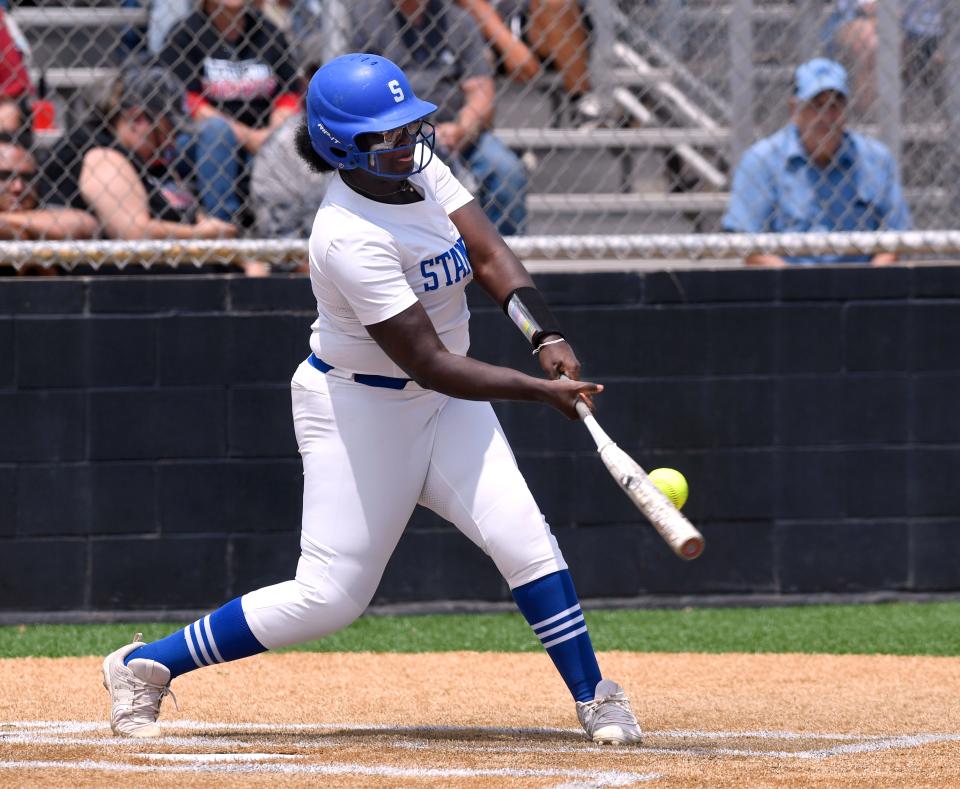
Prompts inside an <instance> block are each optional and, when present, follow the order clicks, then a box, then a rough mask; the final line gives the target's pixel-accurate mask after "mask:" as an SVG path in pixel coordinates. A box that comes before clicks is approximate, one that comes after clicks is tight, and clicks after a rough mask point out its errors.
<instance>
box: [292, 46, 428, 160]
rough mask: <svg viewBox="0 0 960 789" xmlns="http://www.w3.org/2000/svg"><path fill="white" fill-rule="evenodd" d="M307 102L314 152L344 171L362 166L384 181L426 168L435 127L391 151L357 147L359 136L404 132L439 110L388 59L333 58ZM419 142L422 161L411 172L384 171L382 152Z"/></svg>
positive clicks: (314, 80)
mask: <svg viewBox="0 0 960 789" xmlns="http://www.w3.org/2000/svg"><path fill="white" fill-rule="evenodd" d="M306 104H307V129H308V131H309V132H310V142H311V144H312V145H313V149H314V150H315V151H316V152H317V153H318V154H320V156H322V157H323V158H324V159H326V160H327V162H329V163H330V164H331V165H332V166H334V167H336V168H338V169H340V170H353V169H356V168H358V167H359V168H360V169H362V170H366V171H368V172H370V173H373V174H374V175H379V176H382V177H386V178H406V177H407V176H408V175H412V174H413V173H418V172H420V171H421V170H423V168H424V167H426V166H427V164H428V163H429V161H430V159H431V158H432V157H433V146H434V134H433V127H432V126H430V133H429V134H426V135H425V134H424V133H423V131H422V130H421V131H418V132H417V134H416V136H415V138H414V142H413V144H412V145H409V146H402V147H400V148H391V149H390V150H389V151H384V150H374V151H361V150H360V149H359V147H358V146H357V137H358V136H359V135H361V134H370V133H383V132H388V131H391V130H395V129H400V128H401V127H404V126H407V125H408V124H411V123H413V122H414V121H418V120H422V119H423V118H425V117H426V116H427V115H429V114H430V113H432V112H435V111H436V109H437V107H436V105H435V104H431V103H430V102H429V101H423V100H422V99H418V98H417V97H416V95H415V94H414V92H413V88H411V87H410V83H409V81H408V80H407V77H406V75H405V74H404V73H403V71H402V70H401V69H400V67H399V66H397V65H396V64H395V63H393V62H392V61H390V60H388V59H387V58H385V57H381V56H380V55H370V54H364V53H354V54H350V55H341V56H340V57H338V58H335V59H333V60H331V61H330V62H329V63H326V64H325V65H323V66H321V67H320V68H319V69H317V72H316V73H315V74H314V75H313V78H312V79H311V80H310V87H309V88H308V89H307V102H306ZM425 125H426V126H429V124H425ZM418 143H419V144H421V145H422V146H423V147H422V148H421V152H420V160H421V161H420V163H419V164H416V163H415V164H414V167H413V169H412V171H411V172H407V173H402V174H399V175H398V174H393V173H389V172H383V171H382V170H381V169H380V166H379V156H380V154H382V153H388V152H389V153H393V152H395V151H398V150H402V149H403V148H413V147H414V146H416V145H417V144H418ZM427 154H429V156H428V155H427Z"/></svg>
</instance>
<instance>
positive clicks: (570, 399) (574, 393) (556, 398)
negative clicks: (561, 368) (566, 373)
mask: <svg viewBox="0 0 960 789" xmlns="http://www.w3.org/2000/svg"><path fill="white" fill-rule="evenodd" d="M544 387H545V393H546V395H545V402H546V403H547V404H548V405H552V406H553V407H554V408H556V409H557V410H558V411H559V412H560V413H561V414H563V415H564V416H566V417H567V418H568V419H579V418H580V416H579V415H578V414H577V402H578V401H582V402H584V403H586V404H587V407H588V408H589V409H590V412H591V413H592V412H593V409H594V406H593V395H595V394H600V392H602V391H603V384H594V383H591V382H590V381H574V380H572V379H570V378H558V379H556V380H553V381H544Z"/></svg>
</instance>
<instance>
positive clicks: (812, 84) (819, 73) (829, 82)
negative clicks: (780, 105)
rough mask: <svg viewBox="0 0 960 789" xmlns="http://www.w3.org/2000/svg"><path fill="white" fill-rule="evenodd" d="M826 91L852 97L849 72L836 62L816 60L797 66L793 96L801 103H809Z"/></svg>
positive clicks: (822, 59)
mask: <svg viewBox="0 0 960 789" xmlns="http://www.w3.org/2000/svg"><path fill="white" fill-rule="evenodd" d="M825 90H835V91H836V92H837V93H842V94H843V95H844V96H849V95H850V88H849V86H848V85H847V70H846V69H845V68H844V67H843V66H841V65H840V64H839V63H837V62H836V61H835V60H828V59H827V58H814V59H813V60H808V61H807V62H806V63H803V64H801V65H800V66H797V70H796V72H795V73H794V80H793V95H794V96H796V97H797V98H798V99H799V100H800V101H809V100H810V99H812V98H813V97H814V96H816V95H817V94H820V93H823V92H824V91H825Z"/></svg>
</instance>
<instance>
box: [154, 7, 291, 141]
mask: <svg viewBox="0 0 960 789" xmlns="http://www.w3.org/2000/svg"><path fill="white" fill-rule="evenodd" d="M161 59H162V60H163V62H164V63H165V64H166V65H167V66H168V67H169V68H170V69H171V70H172V71H173V73H174V74H175V75H176V76H177V78H178V79H179V80H180V81H181V82H182V83H183V84H184V85H185V86H186V89H187V90H188V91H189V92H191V93H197V94H201V95H202V96H203V98H204V99H205V100H206V101H207V102H208V103H210V104H211V105H212V106H213V107H215V108H216V109H218V110H219V111H220V112H222V113H223V114H224V115H226V116H228V117H230V118H233V119H235V120H238V121H240V122H241V123H244V124H246V125H247V126H251V127H253V128H261V127H263V126H266V125H267V124H268V123H269V121H270V110H271V109H272V107H273V100H274V99H275V98H276V97H277V96H279V95H282V94H284V93H292V92H295V91H296V90H297V87H298V86H297V72H296V69H295V68H294V63H293V57H292V54H291V49H290V47H289V46H288V44H287V40H286V38H284V35H283V33H282V32H280V30H279V29H278V28H277V27H276V26H275V25H274V24H273V23H272V22H270V21H269V20H267V19H266V18H264V17H263V16H262V15H261V14H260V13H259V12H258V11H256V10H254V9H249V10H248V11H247V14H246V23H245V28H244V33H243V35H242V36H241V37H240V38H239V39H238V40H237V41H236V42H234V43H231V42H229V41H227V40H226V38H224V37H223V35H222V34H221V33H220V31H218V30H217V29H216V28H215V27H214V26H213V24H212V23H211V21H210V17H208V16H207V15H206V14H205V13H203V12H202V11H194V12H193V13H192V14H190V16H188V17H186V18H185V19H182V20H180V22H178V23H177V25H176V26H175V27H174V28H173V30H171V31H170V34H169V36H167V41H166V45H165V46H164V48H163V52H162V53H161Z"/></svg>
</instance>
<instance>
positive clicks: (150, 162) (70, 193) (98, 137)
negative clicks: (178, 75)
mask: <svg viewBox="0 0 960 789" xmlns="http://www.w3.org/2000/svg"><path fill="white" fill-rule="evenodd" d="M183 118H184V92H183V88H182V86H181V85H180V84H179V83H178V82H177V81H176V80H175V79H174V78H173V77H171V76H170V74H169V73H168V72H167V71H166V69H163V68H160V67H156V66H155V67H147V66H131V67H128V68H126V69H124V70H123V71H122V72H121V75H120V77H119V78H118V79H117V80H116V82H115V83H114V84H113V86H112V87H111V89H110V91H109V95H108V96H107V98H106V100H105V102H104V104H103V106H102V107H101V108H100V109H99V111H98V113H96V116H95V117H93V118H91V119H89V121H88V122H87V123H85V124H83V125H82V126H81V127H79V128H78V129H76V130H75V131H74V132H73V133H72V134H71V135H69V136H68V137H67V138H66V139H64V140H62V141H61V143H60V144H58V146H57V147H56V148H55V149H54V151H53V152H52V153H51V156H50V159H49V161H48V162H47V166H46V167H45V172H44V183H45V189H46V195H47V200H48V202H54V201H56V202H58V203H59V204H61V205H65V206H69V207H73V208H79V209H81V210H90V211H91V212H92V213H94V214H95V215H96V216H97V218H98V219H99V221H100V224H101V226H102V227H103V229H104V232H105V233H106V235H107V236H109V237H111V238H122V239H145V238H182V239H199V238H232V237H233V236H235V235H236V228H235V227H234V226H233V225H230V224H228V223H226V222H223V221H221V220H219V219H215V218H212V217H207V216H205V215H204V214H203V213H201V212H200V211H199V210H198V204H197V200H196V197H195V196H194V195H193V194H192V193H191V192H190V191H189V190H188V189H187V187H186V186H185V185H184V184H183V183H182V182H181V180H180V179H179V177H178V176H177V173H176V171H175V168H174V162H173V140H174V139H175V135H176V132H177V129H178V127H179V126H180V125H181V123H182V120H183Z"/></svg>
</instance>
